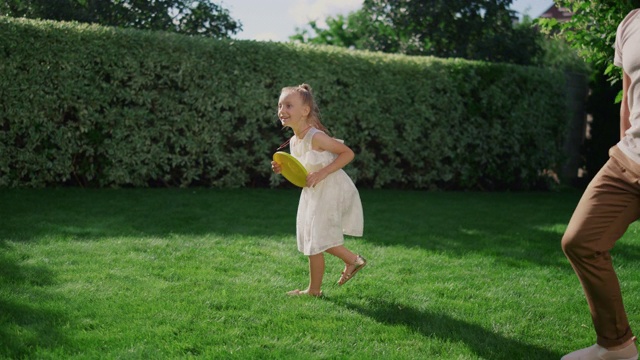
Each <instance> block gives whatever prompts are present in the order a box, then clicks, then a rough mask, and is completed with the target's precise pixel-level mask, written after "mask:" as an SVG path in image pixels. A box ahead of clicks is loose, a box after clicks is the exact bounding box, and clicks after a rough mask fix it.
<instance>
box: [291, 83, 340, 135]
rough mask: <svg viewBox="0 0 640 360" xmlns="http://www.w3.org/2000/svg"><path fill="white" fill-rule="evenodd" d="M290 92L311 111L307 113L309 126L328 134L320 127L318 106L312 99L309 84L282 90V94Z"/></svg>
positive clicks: (326, 130)
mask: <svg viewBox="0 0 640 360" xmlns="http://www.w3.org/2000/svg"><path fill="white" fill-rule="evenodd" d="M291 92H295V93H298V94H299V95H300V97H301V98H302V103H303V104H304V105H307V106H309V109H311V111H310V112H309V121H310V123H311V125H312V126H313V127H315V128H316V129H318V130H322V131H324V132H325V133H327V134H329V130H328V129H327V128H326V127H325V126H324V125H322V122H320V109H319V108H318V104H316V101H315V99H314V97H313V91H312V90H311V86H310V85H309V84H301V85H298V86H288V87H285V88H282V93H291Z"/></svg>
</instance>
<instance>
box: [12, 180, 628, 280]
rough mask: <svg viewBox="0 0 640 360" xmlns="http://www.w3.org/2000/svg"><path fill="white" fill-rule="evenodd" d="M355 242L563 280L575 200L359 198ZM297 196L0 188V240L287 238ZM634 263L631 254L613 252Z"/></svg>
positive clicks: (422, 195)
mask: <svg viewBox="0 0 640 360" xmlns="http://www.w3.org/2000/svg"><path fill="white" fill-rule="evenodd" d="M360 194H361V198H362V202H363V207H364V212H365V231H364V238H363V239H364V241H366V242H368V243H372V244H377V245H380V246H403V247H409V248H410V247H418V248H422V249H427V250H430V251H437V252H442V253H446V254H449V255H451V256H457V257H461V256H466V255H467V254H469V253H480V254H483V255H488V256H492V257H494V258H496V259H498V260H497V261H501V262H505V263H512V264H513V266H521V264H523V263H534V264H537V265H543V266H561V267H563V268H565V269H567V270H568V271H570V268H569V267H568V266H567V262H566V259H565V258H564V255H563V254H562V251H561V249H560V239H561V238H562V232H563V230H564V227H566V224H567V223H568V221H569V218H570V217H571V214H572V212H573V210H574V208H575V205H576V204H577V201H578V199H579V197H580V192H578V191H565V192H540V193H509V192H507V193H477V192H476V193H465V192H426V191H393V190H361V191H360ZM299 195H300V191H299V190H298V189H279V190H269V189H226V190H212V189H119V190H118V189H91V190H85V189H65V188H63V189H38V190H32V189H31V190H10V189H0V203H3V204H7V206H4V207H3V208H0V219H5V220H6V222H7V226H0V238H7V239H10V240H12V241H26V242H29V241H34V240H35V241H38V240H40V239H42V238H44V237H47V236H48V237H55V238H62V239H69V240H75V241H99V240H101V239H103V238H105V237H114V236H116V237H118V236H121V237H165V236H169V235H172V234H188V235H195V236H200V235H220V236H228V235H233V236H236V235H239V236H254V237H260V238H269V237H282V236H290V237H293V236H295V217H296V210H297V203H298V198H299ZM620 248H623V249H624V253H625V254H624V256H625V257H626V258H629V259H640V247H638V246H636V245H634V244H624V243H621V244H619V245H618V246H617V247H616V249H614V255H615V252H616V251H618V250H619V249H620Z"/></svg>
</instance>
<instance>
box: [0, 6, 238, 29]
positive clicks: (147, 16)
mask: <svg viewBox="0 0 640 360" xmlns="http://www.w3.org/2000/svg"><path fill="white" fill-rule="evenodd" d="M0 15H3V16H12V17H26V18H35V19H47V20H57V21H78V22H84V23H96V24H101V25H107V26H118V27H125V28H136V29H145V30H163V31H170V32H176V33H181V34H188V35H202V36H209V37H216V38H228V37H230V35H233V34H237V33H238V32H239V31H240V30H242V24H241V23H239V22H237V21H236V20H234V19H232V18H231V16H230V15H229V11H228V10H226V9H225V8H223V7H221V6H220V5H217V4H215V3H214V2H212V1H209V0H207V1H191V0H6V1H4V2H3V3H1V4H0Z"/></svg>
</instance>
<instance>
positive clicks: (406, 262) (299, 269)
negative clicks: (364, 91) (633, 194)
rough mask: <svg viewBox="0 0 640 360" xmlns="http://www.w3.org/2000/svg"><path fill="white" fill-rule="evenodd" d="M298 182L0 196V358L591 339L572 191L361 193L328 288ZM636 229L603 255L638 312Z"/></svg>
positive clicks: (470, 351) (284, 352)
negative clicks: (570, 253)
mask: <svg viewBox="0 0 640 360" xmlns="http://www.w3.org/2000/svg"><path fill="white" fill-rule="evenodd" d="M298 196H299V191H298V190H294V189H292V190H255V189H250V190H208V189H182V190H178V189H135V190H134V189H122V190H83V189H39V190H8V189H3V190H0V204H2V206H0V357H2V358H11V359H13V358H16V359H21V358H24V359H174V358H202V359H214V358H215V359H226V358H230V359H284V358H287V359H342V358H344V359H372V358H378V359H435V358H442V359H504V360H507V359H509V360H512V359H559V358H560V357H561V356H562V355H563V354H564V353H566V352H569V351H572V350H575V349H576V348H579V347H584V346H589V345H591V344H592V343H593V342H594V341H595V334H594V332H593V329H592V326H591V320H590V316H589V311H588V308H587V304H586V301H585V299H584V296H583V294H582V290H581V288H580V285H579V283H578V280H577V278H576V277H575V275H574V273H573V270H572V269H571V267H570V266H569V264H568V262H567V260H566V259H565V257H564V255H563V254H562V251H561V249H560V238H561V236H562V233H563V231H564V229H565V227H566V224H567V222H568V220H569V217H570V216H571V213H572V211H573V209H574V207H575V205H576V203H577V201H578V199H579V196H580V193H579V192H577V191H563V192H549V193H462V192H417V191H390V190H383V191H374V190H361V197H362V201H363V206H364V211H365V236H364V237H363V238H348V239H347V242H346V245H347V246H348V247H349V248H350V249H352V250H353V251H355V252H358V253H361V254H363V255H364V256H365V257H366V258H367V259H368V260H369V266H367V267H366V268H365V269H364V270H362V271H361V272H360V273H358V275H357V276H356V277H355V278H354V279H353V280H352V281H350V282H349V283H347V284H346V285H345V286H343V287H338V286H336V285H335V284H334V283H335V282H336V281H337V280H338V278H339V275H340V271H341V270H342V264H341V263H340V261H339V260H338V259H336V258H333V257H331V256H329V255H328V256H327V271H326V274H325V282H324V286H323V291H324V294H325V297H323V298H321V299H315V298H311V297H294V298H291V297H288V296H286V295H285V293H286V292H287V291H288V290H292V289H295V288H303V287H304V286H306V284H307V281H308V268H307V260H306V258H305V257H304V256H303V255H301V254H300V253H298V251H297V249H296V245H295V212H296V207H297V201H298ZM639 231H640V227H639V226H638V224H634V225H633V226H632V227H631V228H630V230H629V231H628V232H627V234H626V235H625V237H624V238H623V239H622V240H621V241H620V242H619V243H618V246H617V247H616V249H615V250H614V253H613V255H614V258H615V259H614V261H615V265H616V268H617V269H618V274H619V276H620V280H621V283H622V287H623V295H624V296H625V303H626V306H627V310H628V312H629V316H630V320H631V323H632V326H634V327H636V328H639V327H638V322H639V320H640V309H639V307H640V261H639V260H640V239H639V238H638V232H639Z"/></svg>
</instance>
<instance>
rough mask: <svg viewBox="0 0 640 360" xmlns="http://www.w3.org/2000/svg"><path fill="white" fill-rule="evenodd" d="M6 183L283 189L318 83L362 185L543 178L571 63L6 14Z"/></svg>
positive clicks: (526, 183)
mask: <svg viewBox="0 0 640 360" xmlns="http://www.w3.org/2000/svg"><path fill="white" fill-rule="evenodd" d="M0 57H1V60H2V61H0V95H1V96H0V186H48V185H60V184H68V185H82V186H195V185H198V186H213V187H238V186H275V185H278V184H280V183H282V182H283V180H282V178H281V177H279V176H274V175H272V174H271V171H270V166H269V162H270V159H271V155H272V153H273V151H274V150H275V148H276V147H277V146H278V145H279V144H280V143H281V142H282V141H284V140H285V139H286V138H287V137H289V136H290V132H289V131H283V130H281V129H280V125H279V121H278V120H277V116H276V104H277V99H278V96H279V92H280V89H281V88H282V87H284V86H289V85H297V84H300V83H302V82H307V83H309V84H311V85H312V87H313V88H314V89H315V92H316V95H317V99H318V102H319V106H320V110H321V113H322V117H323V122H324V123H325V125H327V127H329V129H330V130H331V131H332V133H333V135H334V136H336V137H337V138H342V139H345V141H346V143H347V144H348V145H349V146H351V147H352V148H353V150H354V151H355V152H356V159H355V161H354V162H353V164H351V165H349V166H348V167H347V168H346V170H347V172H348V173H350V175H352V177H353V178H354V179H355V180H356V181H357V183H358V185H359V186H367V187H406V188H442V189H477V188H481V189H492V190H493V189H530V188H535V187H538V186H540V184H543V183H544V181H545V177H544V176H541V174H542V172H543V171H545V170H553V169H556V168H557V167H559V166H560V165H561V162H562V151H561V145H562V144H561V142H562V139H563V129H564V124H565V122H566V118H567V114H566V111H565V93H564V80H563V75H562V72H560V71H554V70H544V69H539V68H534V67H520V66H513V65H502V64H488V63H482V62H470V61H462V60H442V59H435V58H424V57H407V56H399V55H385V54H378V53H366V52H356V51H349V50H345V49H339V48H331V47H308V46H302V45H293V44H281V43H263V42H254V41H228V40H226V41H224V40H223V41H221V40H212V39H203V38H196V37H187V36H181V35H175V34H167V33H155V32H144V31H135V30H118V29H113V28H107V27H99V26H88V25H78V24H73V23H58V22H48V21H29V20H20V19H10V18H0Z"/></svg>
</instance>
